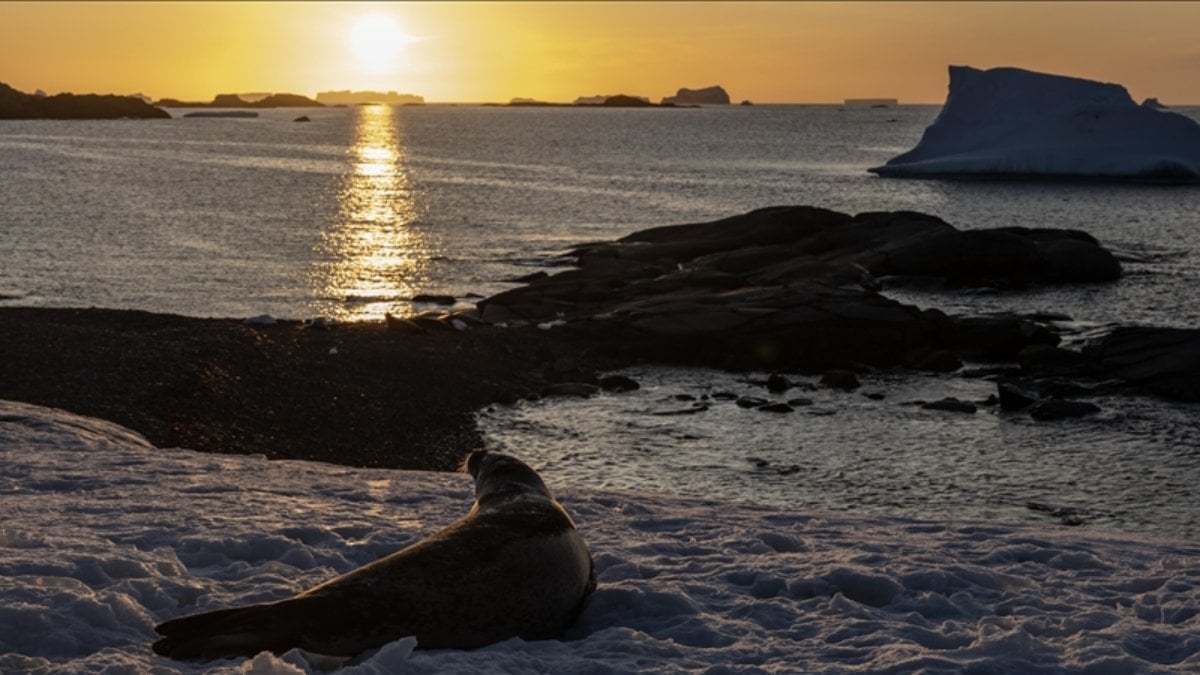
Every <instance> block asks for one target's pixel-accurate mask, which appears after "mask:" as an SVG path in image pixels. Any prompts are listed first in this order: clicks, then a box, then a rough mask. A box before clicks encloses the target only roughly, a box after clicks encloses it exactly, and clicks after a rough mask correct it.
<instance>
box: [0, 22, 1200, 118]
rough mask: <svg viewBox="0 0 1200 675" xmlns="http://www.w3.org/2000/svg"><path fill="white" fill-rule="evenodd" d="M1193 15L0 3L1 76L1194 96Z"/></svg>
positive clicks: (501, 94)
mask: <svg viewBox="0 0 1200 675" xmlns="http://www.w3.org/2000/svg"><path fill="white" fill-rule="evenodd" d="M369 13H376V14H386V15H388V16H389V17H391V18H392V19H393V20H394V22H395V24H396V25H397V26H399V28H400V30H402V31H403V32H404V33H406V34H407V35H409V36H411V37H412V38H413V40H412V41H411V42H410V43H408V44H406V45H405V46H404V47H403V48H402V49H400V50H399V52H398V53H397V55H396V58H395V60H394V62H392V63H387V64H381V63H374V64H372V63H367V62H364V61H363V60H362V59H361V58H360V57H358V56H356V54H355V52H354V51H353V50H352V49H351V47H350V45H349V44H348V36H349V34H350V33H351V29H352V27H353V25H354V23H355V21H356V20H357V19H358V18H360V17H361V16H362V15H364V14H369ZM1198 27H1200V3H1145V2H1138V3H1110V2H1102V3H1077V2H1068V3H978V2H970V3H941V2H934V3H866V2H862V3H809V2H795V3H792V2H773V3H756V2H731V3H718V2H699V3H690V2H669V3H629V2H627V3H612V2H604V3H561V4H559V3H543V2H538V3H500V2H485V3H440V2H439V3H398V4H389V3H315V2H314V3H276V2H271V3H232V2H213V3H174V2H172V3H142V2H137V3H91V2H89V3H59V2H54V3H11V2H0V81H2V82H6V83H8V84H9V85H11V86H14V87H16V88H17V89H20V90H22V91H33V90H34V89H39V88H40V89H43V90H45V91H47V92H50V93H56V92H59V91H74V92H97V93H110V92H112V93H133V92H143V93H145V94H148V95H150V96H153V97H155V98H161V97H174V98H184V99H193V100H194V99H203V100H207V99H210V98H211V97H212V96H213V95H214V94H216V93H219V92H251V91H273V92H281V91H287V92H294V93H300V94H306V95H310V96H312V95H315V94H316V93H317V92H318V91H323V90H328V89H347V88H353V89H365V88H370V89H382V90H388V89H394V90H397V91H402V92H412V93H416V94H420V95H423V96H425V97H426V99H427V100H430V101H507V100H509V99H511V98H513V97H516V96H521V97H528V98H536V99H542V100H553V101H569V100H573V99H574V98H575V97H577V96H580V95H592V94H615V93H628V94H638V95H643V96H649V97H651V98H652V99H654V100H658V99H659V98H661V97H662V96H665V95H668V94H672V93H674V91H675V89H677V88H679V87H684V86H686V87H693V88H695V87H702V86H707V85H712V84H721V85H723V86H724V87H725V88H726V90H728V91H729V93H730V95H731V96H732V97H733V98H734V99H735V100H741V99H750V100H753V101H755V102H759V103H783V102H840V101H841V100H842V99H844V98H865V97H890V98H899V99H901V101H903V102H909V103H920V102H925V103H940V102H942V100H943V99H944V98H945V92H946V66H947V65H948V64H951V63H953V64H964V65H973V66H977V67H984V68H986V67H992V66H999V65H1014V66H1020V67H1024V68H1029V69H1034V70H1042V71H1046V72H1054V73H1060V74H1067V75H1076V76H1080V77H1087V78H1092V79H1099V80H1104V81H1108V82H1117V83H1120V84H1123V85H1125V86H1126V87H1127V88H1128V89H1129V90H1130V93H1131V94H1132V95H1133V96H1134V98H1136V99H1139V100H1140V99H1141V98H1144V97H1147V96H1156V97H1158V98H1159V99H1160V100H1162V101H1163V102H1164V103H1168V104H1187V103H1192V104H1200V39H1198V38H1197V36H1200V32H1198V31H1200V28H1198Z"/></svg>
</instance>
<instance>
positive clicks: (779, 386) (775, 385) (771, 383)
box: [767, 373, 792, 394]
mask: <svg viewBox="0 0 1200 675" xmlns="http://www.w3.org/2000/svg"><path fill="white" fill-rule="evenodd" d="M791 388H792V383H791V381H790V380H788V379H787V378H786V377H784V376H783V375H780V374H779V373H772V374H771V376H770V377H768V378H767V391H769V392H772V393H776V394H778V393H781V392H785V391H787V390H788V389H791Z"/></svg>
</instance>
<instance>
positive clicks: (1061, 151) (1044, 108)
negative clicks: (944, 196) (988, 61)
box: [870, 66, 1200, 182]
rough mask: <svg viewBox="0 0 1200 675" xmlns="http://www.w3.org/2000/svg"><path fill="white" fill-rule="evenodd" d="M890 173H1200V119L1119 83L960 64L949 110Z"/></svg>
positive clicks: (953, 73)
mask: <svg viewBox="0 0 1200 675" xmlns="http://www.w3.org/2000/svg"><path fill="white" fill-rule="evenodd" d="M870 171H872V172H874V173H877V174H879V175H881V176H893V177H931V176H956V175H959V176H1004V175H1010V176H1020V177H1087V178H1114V179H1115V178H1122V179H1167V180H1176V181H1188V182H1191V181H1197V180H1200V124H1197V123H1196V122H1195V121H1193V120H1191V119H1189V118H1187V117H1184V116H1183V115H1179V114H1177V113H1172V112H1166V111H1164V110H1160V109H1157V108H1156V107H1155V106H1153V105H1141V106H1139V105H1138V104H1137V103H1135V102H1134V101H1133V99H1132V98H1131V97H1130V96H1129V92H1127V91H1126V90H1125V88H1124V87H1122V86H1120V85H1117V84H1107V83H1102V82H1094V81H1091V80H1085V79H1080V78H1074V77H1065V76H1061V75H1049V74H1045V73H1036V72H1032V71H1028V70H1021V69H1019V68H992V69H990V70H978V69H975V68H971V67H968V66H950V91H949V94H948V95H947V97H946V103H945V106H944V107H943V108H942V112H941V113H940V114H939V115H938V117H937V119H936V120H934V122H933V124H932V125H931V126H930V127H929V128H927V129H926V130H925V134H924V135H923V136H922V138H921V140H920V142H919V143H918V144H917V146H916V147H915V148H913V149H912V150H909V151H908V152H905V153H903V154H901V155H898V156H896V157H893V158H892V159H891V160H889V161H888V162H887V163H886V164H884V165H883V166H878V167H875V168H872V169H870Z"/></svg>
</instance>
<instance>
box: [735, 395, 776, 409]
mask: <svg viewBox="0 0 1200 675" xmlns="http://www.w3.org/2000/svg"><path fill="white" fill-rule="evenodd" d="M768 403H770V401H768V400H767V399H765V398H758V397H756V396H742V397H741V398H739V399H738V400H737V405H738V407H739V408H757V407H759V406H764V405H766V404H768Z"/></svg>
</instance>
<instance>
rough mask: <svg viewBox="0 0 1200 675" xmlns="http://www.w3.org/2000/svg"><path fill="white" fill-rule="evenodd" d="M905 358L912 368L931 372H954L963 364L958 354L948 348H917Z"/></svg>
mask: <svg viewBox="0 0 1200 675" xmlns="http://www.w3.org/2000/svg"><path fill="white" fill-rule="evenodd" d="M904 360H905V363H906V365H908V366H909V367H910V368H913V369H914V370H921V371H925V372H930V373H952V372H954V371H956V370H958V369H959V368H962V365H963V362H962V359H960V358H958V355H957V354H955V353H954V352H951V351H949V350H946V349H928V348H923V349H916V350H914V351H912V352H910V353H909V354H908V355H907V356H906V357H905V359H904Z"/></svg>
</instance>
